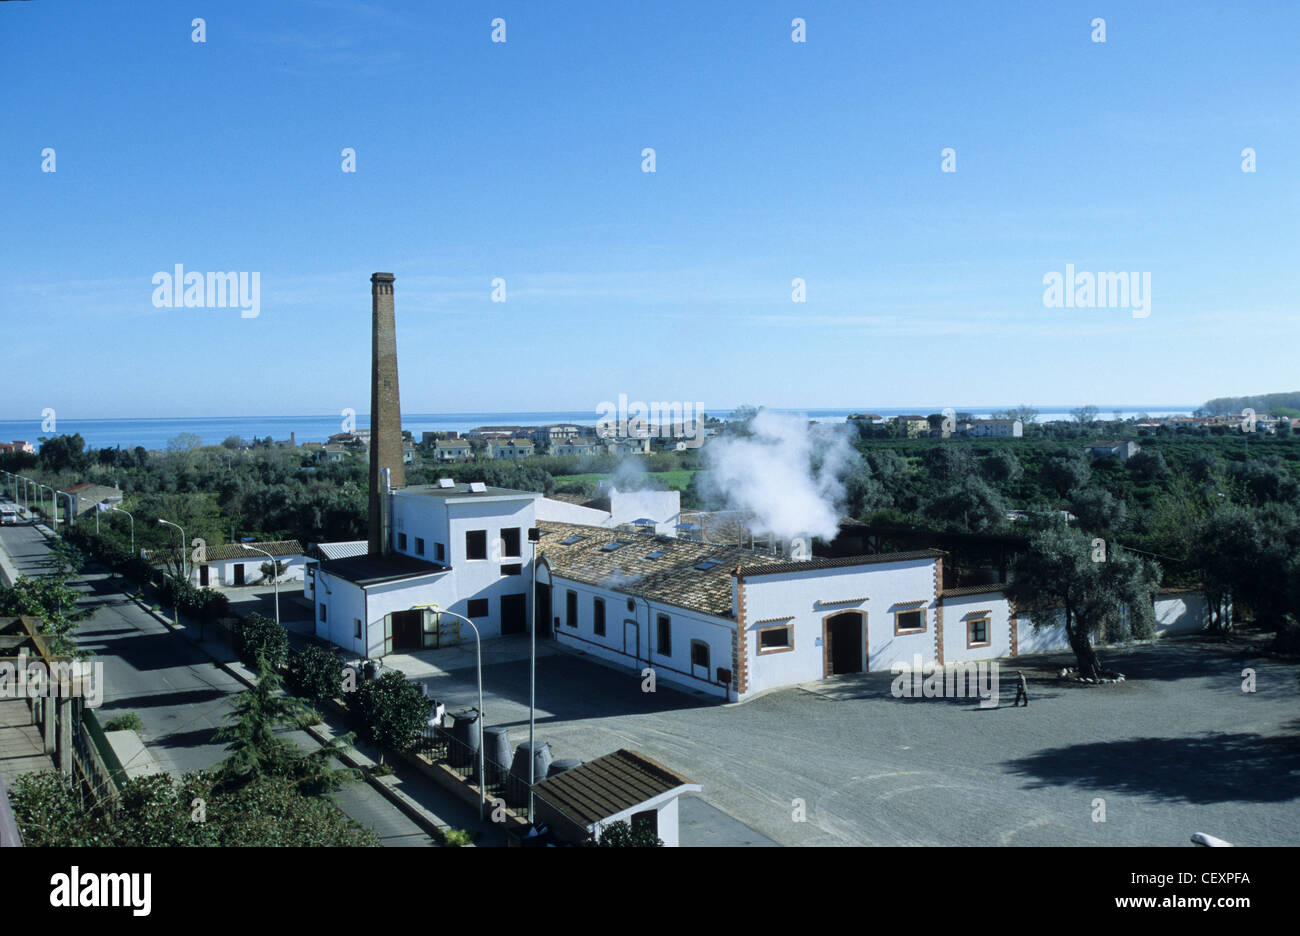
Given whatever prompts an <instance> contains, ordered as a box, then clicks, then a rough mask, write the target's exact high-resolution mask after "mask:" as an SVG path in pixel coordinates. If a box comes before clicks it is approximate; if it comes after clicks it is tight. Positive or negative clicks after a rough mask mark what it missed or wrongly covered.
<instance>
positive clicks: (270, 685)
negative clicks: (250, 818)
mask: <svg viewBox="0 0 1300 936" xmlns="http://www.w3.org/2000/svg"><path fill="white" fill-rule="evenodd" d="M226 717H227V718H228V719H229V720H230V722H231V723H230V724H229V725H224V726H222V727H221V728H219V729H218V730H217V733H216V738H217V740H219V741H228V742H229V743H228V744H227V745H226V751H227V752H228V756H227V757H226V759H225V760H224V761H223V762H222V764H221V767H220V771H219V775H220V777H221V778H222V780H223V781H224V782H226V783H227V784H233V785H236V786H237V785H240V784H243V783H247V782H249V781H250V780H254V779H257V778H260V777H284V778H288V779H291V780H293V781H294V782H295V783H297V784H298V786H299V788H300V789H302V790H303V792H306V793H317V792H322V791H325V790H331V789H337V787H338V786H339V785H340V784H341V783H342V782H343V781H344V780H345V779H348V778H354V777H355V776H356V771H353V770H340V769H335V768H333V767H332V766H331V765H332V762H333V759H334V758H335V757H336V756H337V755H338V754H339V753H341V752H342V751H344V750H346V749H347V746H348V745H349V744H350V743H351V741H352V736H351V735H343V736H340V737H337V738H334V739H332V740H331V741H330V742H329V743H328V744H325V745H323V746H321V747H320V748H317V749H316V750H315V751H312V752H311V753H306V752H304V751H303V750H302V749H301V748H300V747H298V745H296V744H294V743H293V742H292V741H289V740H287V739H285V738H282V737H280V735H279V734H278V733H277V732H278V731H279V730H283V729H296V728H299V727H301V725H302V723H303V721H304V720H307V719H310V718H312V717H313V715H312V712H311V711H310V710H309V709H308V707H307V705H306V704H305V703H304V702H303V701H302V700H301V699H298V698H295V697H294V696H291V695H288V694H286V693H285V692H284V691H283V687H282V682H281V680H280V676H279V674H278V673H277V672H276V671H275V670H274V669H272V668H271V667H270V666H269V665H268V664H267V662H266V659H265V658H261V659H260V660H259V665H258V670H257V685H256V686H254V687H253V688H252V689H248V690H245V691H244V692H241V693H240V694H239V695H237V696H235V700H234V707H233V709H232V710H231V711H230V712H229V713H228V714H227V716H226Z"/></svg>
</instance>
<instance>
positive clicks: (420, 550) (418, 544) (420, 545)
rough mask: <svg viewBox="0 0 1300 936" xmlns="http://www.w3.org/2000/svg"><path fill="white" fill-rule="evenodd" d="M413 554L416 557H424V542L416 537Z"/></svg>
mask: <svg viewBox="0 0 1300 936" xmlns="http://www.w3.org/2000/svg"><path fill="white" fill-rule="evenodd" d="M415 554H416V555H417V556H423V555H424V540H422V539H421V538H420V537H418V536H417V537H416V538H415Z"/></svg>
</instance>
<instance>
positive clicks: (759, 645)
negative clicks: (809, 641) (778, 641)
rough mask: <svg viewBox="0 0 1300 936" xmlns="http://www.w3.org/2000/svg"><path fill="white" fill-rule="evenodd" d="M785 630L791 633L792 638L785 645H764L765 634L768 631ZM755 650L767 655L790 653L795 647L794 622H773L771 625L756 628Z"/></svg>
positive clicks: (759, 653) (761, 654)
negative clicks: (765, 646)
mask: <svg viewBox="0 0 1300 936" xmlns="http://www.w3.org/2000/svg"><path fill="white" fill-rule="evenodd" d="M778 630H783V631H785V632H786V633H788V634H789V635H790V639H789V640H788V641H787V642H786V646H784V647H767V648H764V647H763V635H764V634H765V633H767V632H768V631H778ZM754 631H755V634H756V635H757V636H755V638H754V650H755V652H756V653H757V654H758V655H759V656H767V655H768V654H769V653H789V652H790V651H791V650H793V649H794V624H773V625H771V626H770V627H756V628H754Z"/></svg>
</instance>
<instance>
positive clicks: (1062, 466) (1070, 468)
mask: <svg viewBox="0 0 1300 936" xmlns="http://www.w3.org/2000/svg"><path fill="white" fill-rule="evenodd" d="M1091 475H1092V467H1091V466H1090V465H1089V464H1088V460H1087V459H1086V458H1085V457H1084V455H1083V453H1082V452H1054V453H1053V454H1052V455H1051V456H1050V457H1048V458H1047V459H1046V460H1045V461H1044V462H1043V467H1042V478H1043V481H1044V482H1046V484H1047V486H1048V487H1050V488H1051V489H1052V490H1053V491H1055V492H1056V493H1057V494H1058V495H1060V496H1061V497H1068V496H1069V494H1070V492H1071V491H1074V490H1077V489H1078V488H1081V487H1083V486H1084V485H1085V484H1087V483H1088V478H1089V477H1090V476H1091Z"/></svg>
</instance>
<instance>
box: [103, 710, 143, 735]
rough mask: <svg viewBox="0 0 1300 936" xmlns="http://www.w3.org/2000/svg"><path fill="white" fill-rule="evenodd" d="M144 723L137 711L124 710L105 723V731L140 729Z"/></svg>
mask: <svg viewBox="0 0 1300 936" xmlns="http://www.w3.org/2000/svg"><path fill="white" fill-rule="evenodd" d="M143 727H144V725H143V724H142V723H141V721H140V716H139V715H137V714H136V713H135V712H123V713H122V714H121V715H117V716H114V717H113V718H111V719H109V721H108V722H107V724H105V725H104V730H105V731H139V730H140V729H141V728H143Z"/></svg>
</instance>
